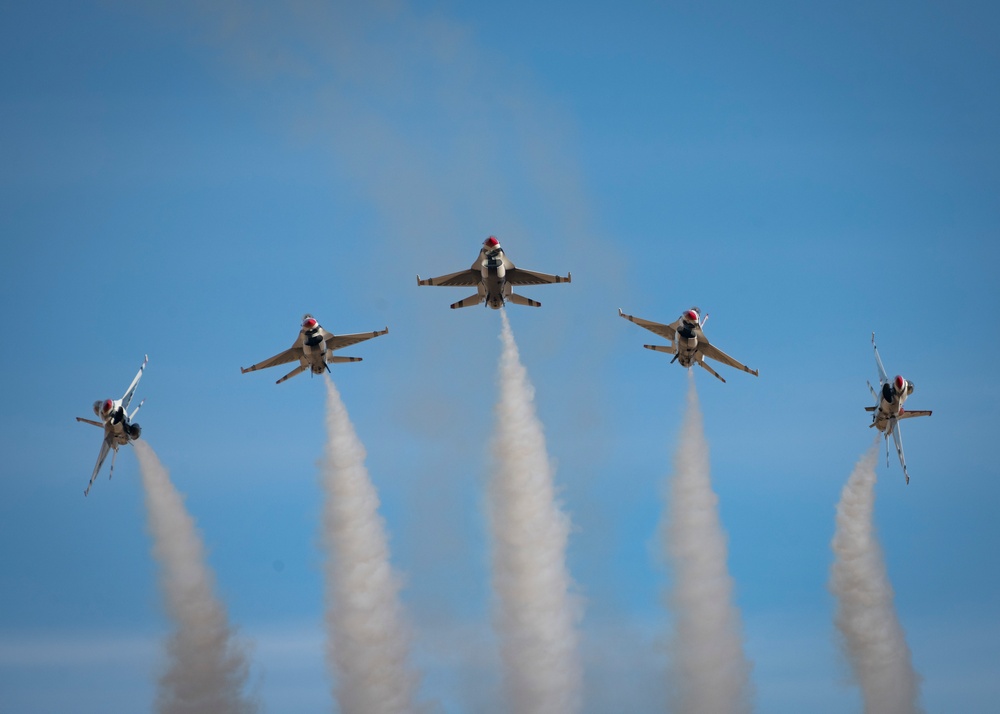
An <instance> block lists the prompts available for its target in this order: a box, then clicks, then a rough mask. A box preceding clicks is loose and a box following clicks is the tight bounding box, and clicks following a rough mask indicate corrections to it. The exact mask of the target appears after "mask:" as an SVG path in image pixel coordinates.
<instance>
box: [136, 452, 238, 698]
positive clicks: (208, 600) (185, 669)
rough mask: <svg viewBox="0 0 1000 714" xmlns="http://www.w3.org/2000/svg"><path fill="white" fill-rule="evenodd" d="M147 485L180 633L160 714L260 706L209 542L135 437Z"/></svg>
mask: <svg viewBox="0 0 1000 714" xmlns="http://www.w3.org/2000/svg"><path fill="white" fill-rule="evenodd" d="M134 446H135V452H136V455H137V456H138V458H139V467H140V471H141V472H142V483H143V487H144V488H145V491H146V511H147V513H148V517H149V531H150V533H151V535H152V536H153V555H154V556H155V557H156V560H157V562H158V563H159V565H160V568H161V571H160V586H161V588H162V590H163V595H164V597H165V599H166V605H167V613H168V614H169V615H170V618H171V620H173V623H174V625H175V626H176V628H177V629H176V631H175V632H174V634H173V635H172V636H171V637H170V639H169V640H168V642H167V654H168V665H167V670H166V672H165V673H164V674H163V675H162V676H161V677H160V687H159V692H158V694H157V702H156V710H157V711H158V712H160V714H238V713H243V712H255V711H257V706H256V703H255V702H254V701H253V700H252V699H249V698H247V697H245V696H244V695H243V688H244V684H245V683H246V678H247V657H246V653H245V651H244V647H243V646H241V644H240V643H239V642H238V640H237V638H236V637H235V633H234V631H233V629H232V628H231V627H230V625H229V621H228V618H227V616H226V610H225V608H224V607H223V605H222V603H221V602H219V600H218V598H217V597H216V594H215V587H214V583H213V580H214V578H213V576H212V572H211V571H210V570H209V568H208V566H207V565H206V562H205V547H204V545H203V544H202V541H201V536H200V534H199V533H198V529H197V527H196V526H195V523H194V519H193V518H191V515H190V514H189V513H188V512H187V510H186V509H185V507H184V499H183V497H182V496H181V495H180V494H179V493H178V492H177V490H176V489H175V488H174V486H173V484H172V483H171V482H170V476H169V474H168V473H167V470H166V469H165V468H164V467H163V465H162V464H161V463H160V461H159V459H158V458H157V456H156V453H155V452H154V451H153V449H152V447H150V446H149V445H148V444H147V443H146V442H144V441H136V442H134Z"/></svg>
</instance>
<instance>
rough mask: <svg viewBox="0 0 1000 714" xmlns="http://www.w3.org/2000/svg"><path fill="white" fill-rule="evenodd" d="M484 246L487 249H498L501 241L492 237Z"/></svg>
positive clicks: (484, 242)
mask: <svg viewBox="0 0 1000 714" xmlns="http://www.w3.org/2000/svg"><path fill="white" fill-rule="evenodd" d="M483 245H485V246H486V247H487V248H496V247H497V246H498V245H500V241H498V240H497V237H496V236H490V237H489V238H487V239H486V240H485V241H483Z"/></svg>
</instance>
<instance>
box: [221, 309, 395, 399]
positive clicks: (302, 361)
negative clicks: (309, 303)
mask: <svg viewBox="0 0 1000 714" xmlns="http://www.w3.org/2000/svg"><path fill="white" fill-rule="evenodd" d="M387 332H389V328H388V327H387V328H385V329H384V330H379V331H378V332H358V333H356V334H353V335H335V334H333V333H332V332H327V331H326V330H324V329H323V328H322V327H321V326H320V324H319V323H318V322H317V321H316V318H315V317H313V316H312V315H310V314H308V313H307V314H305V315H303V316H302V329H301V330H300V331H299V336H298V339H296V340H295V344H294V345H292V346H291V347H289V348H288V349H287V350H285V351H284V352H280V353H278V354H276V355H275V356H274V357H270V358H269V359H266V360H264V361H263V362H258V363H257V364H252V365H250V366H249V367H240V371H241V372H242V373H243V374H246V373H247V372H255V371H257V370H258V369H266V368H267V367H274V366H275V365H279V364H288V363H289V362H295V361H298V363H299V366H298V367H296V368H295V369H293V370H292V371H291V372H289V373H288V374H286V375H285V376H284V377H282V378H281V379H279V380H278V381H277V382H275V384H281V383H282V382H284V381H285V380H286V379H291V378H292V377H294V376H295V375H297V374H302V373H303V372H305V371H306V370H307V369H310V368H312V372H313V374H323V371H324V370H325V371H327V372H329V371H330V367H329V365H330V364H340V363H341V362H360V361H361V358H360V357H335V356H334V355H333V352H334V351H335V350H339V349H341V348H344V347H349V346H350V345H356V344H357V343H359V342H364V341H365V340H370V339H371V338H373V337H378V336H379V335H384V334H386V333H387Z"/></svg>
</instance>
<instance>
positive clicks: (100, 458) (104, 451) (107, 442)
mask: <svg viewBox="0 0 1000 714" xmlns="http://www.w3.org/2000/svg"><path fill="white" fill-rule="evenodd" d="M110 450H111V439H110V438H109V437H107V436H105V437H104V443H102V444H101V451H100V453H98V454H97V464H96V465H95V466H94V473H92V474H91V475H90V483H88V484H87V488H85V489H84V491H83V495H84V496H86V495H87V494H88V493H90V487H91V486H93V485H94V480H95V479H97V472H98V471H100V470H101V466H103V465H104V460H105V459H107V458H108V452H109V451H110Z"/></svg>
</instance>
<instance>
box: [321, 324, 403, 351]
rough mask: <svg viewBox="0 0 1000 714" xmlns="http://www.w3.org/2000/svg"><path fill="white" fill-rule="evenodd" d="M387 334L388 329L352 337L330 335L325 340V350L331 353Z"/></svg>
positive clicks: (358, 333) (360, 333)
mask: <svg viewBox="0 0 1000 714" xmlns="http://www.w3.org/2000/svg"><path fill="white" fill-rule="evenodd" d="M387 332H389V328H388V327H387V328H385V329H384V330H378V331H376V332H357V333H355V334H353V335H330V336H329V337H327V338H326V348H327V349H328V350H330V351H331V352H332V351H333V350H339V349H342V348H344V347H349V346H351V345H356V344H358V343H359V342H364V341H365V340H370V339H371V338H373V337H379V336H381V335H384V334H386V333H387Z"/></svg>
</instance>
